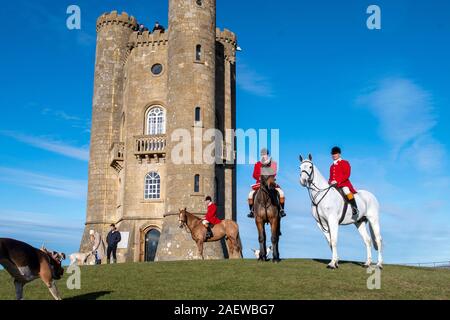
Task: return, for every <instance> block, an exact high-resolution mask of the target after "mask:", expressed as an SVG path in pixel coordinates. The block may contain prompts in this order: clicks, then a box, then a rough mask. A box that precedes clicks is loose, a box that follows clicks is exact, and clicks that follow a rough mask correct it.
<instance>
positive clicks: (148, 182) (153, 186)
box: [144, 172, 161, 200]
mask: <svg viewBox="0 0 450 320" xmlns="http://www.w3.org/2000/svg"><path fill="white" fill-rule="evenodd" d="M160 196H161V177H160V176H159V174H158V173H157V172H150V173H149V174H147V176H146V177H145V190H144V199H145V200H151V199H159V198H160Z"/></svg>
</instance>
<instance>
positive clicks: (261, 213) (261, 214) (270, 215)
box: [253, 175, 281, 262]
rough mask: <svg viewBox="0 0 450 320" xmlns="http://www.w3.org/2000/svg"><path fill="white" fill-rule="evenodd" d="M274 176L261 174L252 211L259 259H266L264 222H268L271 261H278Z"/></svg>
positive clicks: (277, 221) (278, 233) (278, 235)
mask: <svg viewBox="0 0 450 320" xmlns="http://www.w3.org/2000/svg"><path fill="white" fill-rule="evenodd" d="M275 186H276V183H275V177H274V176H263V175H261V186H260V188H259V189H258V191H256V194H255V200H254V206H253V211H254V214H255V222H256V227H257V228H258V241H259V258H258V260H260V261H267V260H268V259H267V250H266V230H265V228H264V226H265V224H266V223H270V230H271V233H272V239H271V240H272V250H273V253H272V257H273V259H272V261H273V262H280V261H281V260H280V253H279V251H278V240H279V238H280V234H281V233H280V214H279V208H278V205H277V204H276V202H277V197H278V193H277V191H276V189H275Z"/></svg>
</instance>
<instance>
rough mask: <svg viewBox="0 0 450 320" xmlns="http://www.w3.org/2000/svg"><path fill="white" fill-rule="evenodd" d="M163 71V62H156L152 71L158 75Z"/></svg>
mask: <svg viewBox="0 0 450 320" xmlns="http://www.w3.org/2000/svg"><path fill="white" fill-rule="evenodd" d="M162 71H163V66H162V64H160V63H156V64H154V65H153V66H152V73H153V75H155V76H158V75H160V74H161V73H162Z"/></svg>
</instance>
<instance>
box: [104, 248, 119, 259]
mask: <svg viewBox="0 0 450 320" xmlns="http://www.w3.org/2000/svg"><path fill="white" fill-rule="evenodd" d="M111 253H112V256H113V259H114V261H117V256H116V253H117V246H114V247H111V246H108V249H107V250H106V256H107V257H108V261H109V260H110V259H111Z"/></svg>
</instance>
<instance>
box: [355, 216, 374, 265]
mask: <svg viewBox="0 0 450 320" xmlns="http://www.w3.org/2000/svg"><path fill="white" fill-rule="evenodd" d="M355 226H356V228H358V231H359V234H360V235H361V238H363V241H364V244H365V245H366V250H367V260H366V263H364V264H363V267H365V268H368V267H370V265H371V263H372V250H371V245H372V244H371V241H370V236H369V234H368V233H367V229H366V222H365V221H364V222H357V223H355Z"/></svg>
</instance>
